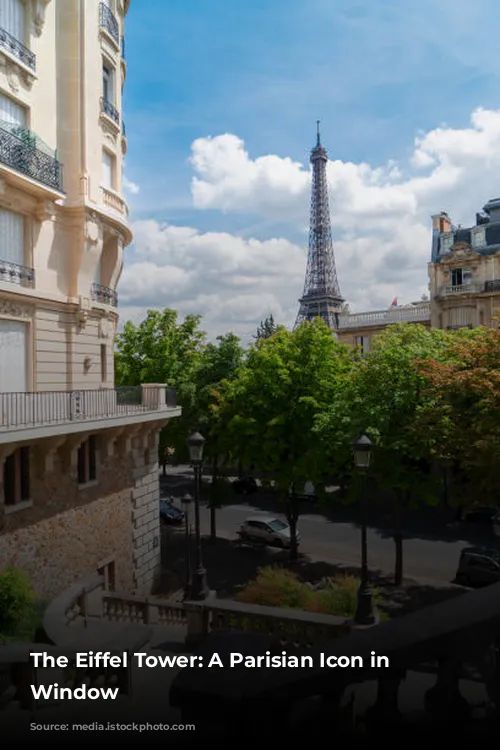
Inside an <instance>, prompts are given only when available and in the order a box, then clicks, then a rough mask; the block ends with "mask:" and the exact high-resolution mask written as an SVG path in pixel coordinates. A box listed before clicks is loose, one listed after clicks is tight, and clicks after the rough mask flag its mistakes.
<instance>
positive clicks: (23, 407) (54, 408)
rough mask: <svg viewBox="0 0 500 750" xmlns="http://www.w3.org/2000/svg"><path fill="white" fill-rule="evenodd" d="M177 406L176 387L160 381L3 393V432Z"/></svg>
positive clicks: (0, 408)
mask: <svg viewBox="0 0 500 750" xmlns="http://www.w3.org/2000/svg"><path fill="white" fill-rule="evenodd" d="M176 406H177V397H176V391H175V388H169V387H165V386H158V385H142V386H141V385H140V386H133V387H127V388H107V389H100V390H81V391H42V392H38V393H0V433H1V432H2V431H4V430H12V429H23V428H26V429H33V428H36V427H48V426H50V425H62V424H65V423H69V422H84V421H91V420H93V421H95V420H101V419H112V418H120V417H127V416H134V415H140V414H142V413H147V412H157V411H158V412H160V411H164V410H165V409H172V408H174V407H176Z"/></svg>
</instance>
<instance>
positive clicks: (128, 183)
mask: <svg viewBox="0 0 500 750" xmlns="http://www.w3.org/2000/svg"><path fill="white" fill-rule="evenodd" d="M123 187H124V189H125V190H126V191H127V193H130V194H131V195H137V193H140V191H141V189H140V187H139V185H138V184H137V183H136V182H132V180H129V179H128V178H127V177H125V176H124V177H123Z"/></svg>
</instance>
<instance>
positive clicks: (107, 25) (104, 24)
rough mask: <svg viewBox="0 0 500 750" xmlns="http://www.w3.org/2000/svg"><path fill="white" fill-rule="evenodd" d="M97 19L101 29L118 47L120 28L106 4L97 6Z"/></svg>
mask: <svg viewBox="0 0 500 750" xmlns="http://www.w3.org/2000/svg"><path fill="white" fill-rule="evenodd" d="M99 17H100V22H101V29H104V31H107V33H108V34H109V35H110V37H111V38H112V39H113V40H114V41H115V42H116V43H117V44H118V45H120V27H119V25H118V21H117V20H116V16H115V14H114V13H113V11H112V10H110V8H108V6H107V5H106V3H100V4H99Z"/></svg>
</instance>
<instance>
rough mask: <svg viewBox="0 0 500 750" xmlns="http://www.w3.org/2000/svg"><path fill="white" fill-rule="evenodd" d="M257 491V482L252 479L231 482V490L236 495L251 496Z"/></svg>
mask: <svg viewBox="0 0 500 750" xmlns="http://www.w3.org/2000/svg"><path fill="white" fill-rule="evenodd" d="M258 489H259V488H258V485H257V482H256V481H255V479H254V478H253V477H240V478H239V479H235V480H234V482H233V490H234V491H235V492H236V493H237V494H238V495H253V493H254V492H257V490H258Z"/></svg>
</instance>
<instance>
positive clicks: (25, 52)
mask: <svg viewBox="0 0 500 750" xmlns="http://www.w3.org/2000/svg"><path fill="white" fill-rule="evenodd" d="M0 47H1V48H2V49H4V50H6V52H10V54H11V55H12V56H13V57H16V58H17V59H18V60H19V62H22V63H23V65H26V67H28V68H31V70H32V71H33V72H35V71H36V55H35V53H34V52H32V51H31V50H30V49H28V48H27V47H26V46H25V45H24V44H23V43H22V42H20V41H19V39H16V38H15V37H14V36H12V34H9V32H8V31H5V29H1V28H0Z"/></svg>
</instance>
